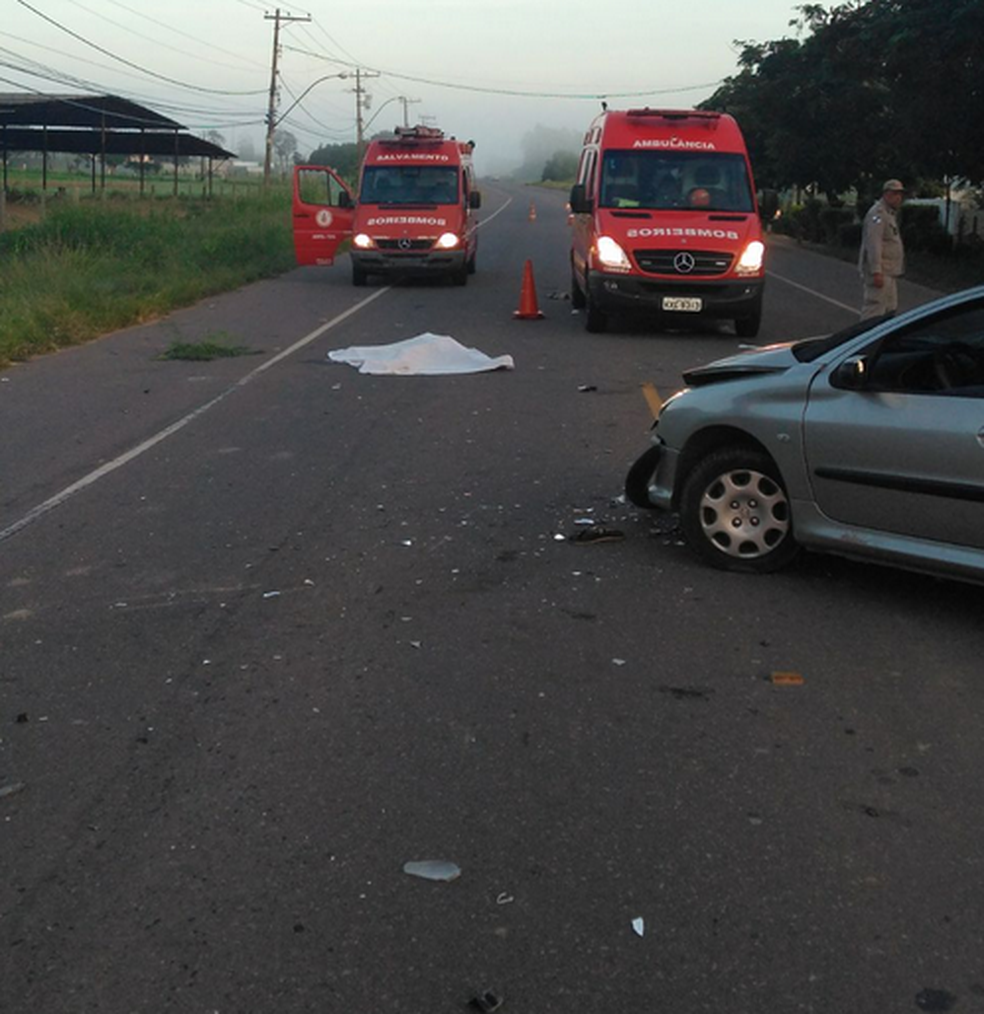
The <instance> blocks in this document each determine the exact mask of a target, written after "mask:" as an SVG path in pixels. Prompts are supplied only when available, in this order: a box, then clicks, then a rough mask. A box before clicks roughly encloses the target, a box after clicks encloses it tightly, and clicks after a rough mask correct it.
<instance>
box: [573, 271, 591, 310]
mask: <svg viewBox="0 0 984 1014" xmlns="http://www.w3.org/2000/svg"><path fill="white" fill-rule="evenodd" d="M586 304H587V300H586V299H585V298H584V293H583V292H582V291H581V286H580V285H578V284H577V274H576V273H575V271H574V268H573V267H572V268H571V307H572V308H573V309H575V310H583V309H584V307H585V305H586Z"/></svg>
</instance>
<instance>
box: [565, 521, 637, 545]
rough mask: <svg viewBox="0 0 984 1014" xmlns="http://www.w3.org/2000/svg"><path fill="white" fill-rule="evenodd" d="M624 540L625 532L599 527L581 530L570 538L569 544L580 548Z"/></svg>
mask: <svg viewBox="0 0 984 1014" xmlns="http://www.w3.org/2000/svg"><path fill="white" fill-rule="evenodd" d="M624 539H625V532H620V531H619V530H618V529H617V528H603V527H602V526H601V525H592V526H591V527H590V528H582V529H581V530H580V531H579V532H575V534H574V535H572V536H571V542H573V543H575V544H577V545H580V546H584V545H588V544H593V543H595V542H622V541H623V540H624Z"/></svg>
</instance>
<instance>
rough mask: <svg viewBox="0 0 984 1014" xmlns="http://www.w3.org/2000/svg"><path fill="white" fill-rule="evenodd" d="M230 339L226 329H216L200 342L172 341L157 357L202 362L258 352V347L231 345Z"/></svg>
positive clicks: (256, 353) (251, 354)
mask: <svg viewBox="0 0 984 1014" xmlns="http://www.w3.org/2000/svg"><path fill="white" fill-rule="evenodd" d="M231 340H232V339H231V336H230V335H229V333H228V332H227V331H217V332H216V333H215V334H210V335H206V336H205V338H203V339H202V340H201V341H200V342H174V343H173V344H171V345H170V346H169V347H168V348H167V349H165V350H164V352H162V353H161V354H160V355H159V356H158V357H157V358H158V359H181V360H186V361H189V362H197V363H204V362H210V361H211V360H212V359H230V358H232V357H234V356H254V355H258V354H259V350H258V349H251V348H247V347H246V346H245V345H231V344H229V343H230V341H231Z"/></svg>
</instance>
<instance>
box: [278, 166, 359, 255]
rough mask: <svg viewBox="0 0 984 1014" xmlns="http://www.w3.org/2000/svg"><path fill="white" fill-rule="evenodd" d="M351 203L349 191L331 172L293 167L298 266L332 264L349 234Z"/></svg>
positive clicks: (295, 248) (350, 229) (313, 168)
mask: <svg viewBox="0 0 984 1014" xmlns="http://www.w3.org/2000/svg"><path fill="white" fill-rule="evenodd" d="M343 194H344V195H345V196H344V197H343V196H342V195H343ZM352 204H353V201H352V194H351V191H349V188H348V186H347V185H346V184H345V182H344V181H343V180H342V178H341V177H340V176H339V175H338V174H337V173H336V172H335V170H334V169H330V168H328V166H317V165H303V166H295V168H294V194H293V201H292V205H293V207H292V214H293V222H294V255H295V256H296V258H297V263H298V264H334V262H335V254H336V253H337V251H338V247H339V245H340V244H341V243H342V241H343V240H344V239H347V238H348V237H349V236H351V235H352V218H353V215H354V212H353V209H352Z"/></svg>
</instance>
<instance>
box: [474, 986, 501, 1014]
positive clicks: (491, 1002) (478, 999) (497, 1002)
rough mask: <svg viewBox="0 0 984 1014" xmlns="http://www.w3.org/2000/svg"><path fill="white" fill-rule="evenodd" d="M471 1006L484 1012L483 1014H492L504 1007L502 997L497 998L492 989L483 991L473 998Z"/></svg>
mask: <svg viewBox="0 0 984 1014" xmlns="http://www.w3.org/2000/svg"><path fill="white" fill-rule="evenodd" d="M470 1006H471V1007H474V1008H475V1009H476V1010H480V1011H482V1014H490V1012H491V1011H494V1010H498V1009H499V1008H500V1007H501V1006H502V997H501V996H497V995H496V994H495V993H493V992H492V990H491V989H483V990H482V991H481V993H477V994H476V995H475V996H473V997H472V998H471V1001H470Z"/></svg>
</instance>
